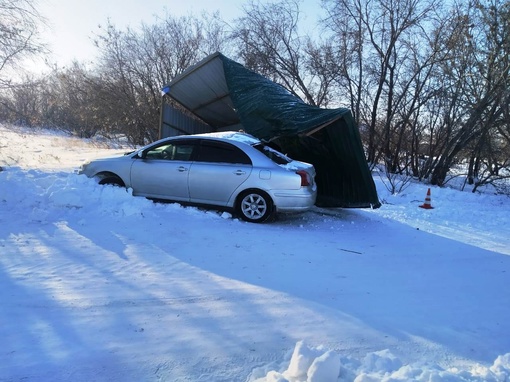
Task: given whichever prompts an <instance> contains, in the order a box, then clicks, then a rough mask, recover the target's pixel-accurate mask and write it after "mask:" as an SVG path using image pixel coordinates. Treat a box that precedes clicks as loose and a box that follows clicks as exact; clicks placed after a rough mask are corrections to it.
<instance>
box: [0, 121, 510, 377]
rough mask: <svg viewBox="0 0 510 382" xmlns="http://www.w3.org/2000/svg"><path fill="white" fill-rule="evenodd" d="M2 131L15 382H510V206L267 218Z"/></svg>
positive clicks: (388, 206) (404, 197)
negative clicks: (135, 179)
mask: <svg viewBox="0 0 510 382" xmlns="http://www.w3.org/2000/svg"><path fill="white" fill-rule="evenodd" d="M112 147H113V146H111V147H108V146H107V145H106V144H105V143H104V142H103V143H101V144H100V143H97V142H92V141H87V140H79V139H76V138H70V137H67V136H65V135H63V134H57V133H55V132H51V131H41V130H27V129H22V128H17V127H10V126H2V125H0V166H2V167H3V171H1V172H0V296H1V305H0V338H1V343H2V345H1V350H0V381H265V382H268V381H280V382H282V381H290V382H297V381H309V382H337V381H357V382H361V381H363V382H367V381H509V380H510V256H509V255H510V224H509V223H510V222H509V219H510V198H509V197H507V196H503V195H493V194H490V193H487V192H486V193H484V194H472V193H470V192H467V191H466V192H459V191H455V190H453V189H449V188H435V187H433V188H431V199H432V200H431V203H432V206H433V207H435V208H434V209H432V210H425V209H422V208H419V207H418V206H419V205H421V204H423V202H424V198H425V196H426V192H427V188H428V187H427V186H426V185H423V184H413V185H411V186H410V187H408V188H407V189H406V190H405V191H403V192H402V193H401V194H399V195H389V194H388V192H387V191H386V189H385V188H384V186H383V185H382V183H381V182H380V180H379V179H376V183H377V186H378V191H379V197H380V198H381V200H383V201H384V204H383V206H382V207H381V208H380V209H377V210H360V209H355V210H344V209H328V210H325V209H315V210H314V211H311V212H308V213H305V214H302V215H289V216H281V217H280V218H279V219H278V220H277V221H275V222H273V223H271V224H263V225H257V224H249V223H245V222H242V221H239V220H237V219H234V218H232V216H231V215H230V214H228V213H219V212H215V211H204V210H200V209H197V208H191V207H187V208H185V207H181V206H179V205H177V204H156V203H152V202H150V201H148V200H146V199H143V198H137V197H133V196H131V195H130V194H129V192H126V190H122V189H119V188H114V187H110V186H104V187H101V186H98V185H96V184H95V183H94V181H93V180H91V179H88V178H86V177H84V176H79V175H76V174H75V173H74V170H75V169H76V168H78V166H79V165H80V164H81V163H82V162H83V161H84V160H86V159H87V158H90V157H96V156H103V155H110V154H112V153H117V152H119V150H120V151H125V149H122V148H120V149H119V148H112Z"/></svg>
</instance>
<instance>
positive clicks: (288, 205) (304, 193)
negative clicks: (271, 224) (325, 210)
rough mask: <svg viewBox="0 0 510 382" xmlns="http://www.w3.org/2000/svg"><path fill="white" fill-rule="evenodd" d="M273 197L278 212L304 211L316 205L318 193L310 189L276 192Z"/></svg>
mask: <svg viewBox="0 0 510 382" xmlns="http://www.w3.org/2000/svg"><path fill="white" fill-rule="evenodd" d="M272 197H273V201H274V204H275V207H276V211H277V212H303V211H307V210H309V209H310V208H312V207H313V206H314V204H315V200H316V198H317V193H316V192H309V191H308V190H300V191H299V192H298V193H297V192H291V191H288V192H275V193H274V194H273V195H272Z"/></svg>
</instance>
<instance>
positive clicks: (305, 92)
mask: <svg viewBox="0 0 510 382" xmlns="http://www.w3.org/2000/svg"><path fill="white" fill-rule="evenodd" d="M299 21H300V9H299V1H298V0H280V1H277V2H272V3H265V2H264V3H263V2H261V1H253V0H252V1H250V2H249V3H248V4H247V5H246V6H245V7H244V15H243V16H242V17H240V18H239V19H238V20H237V21H236V25H235V27H234V31H233V34H232V36H233V38H234V41H235V43H236V46H237V49H238V52H239V53H238V54H239V56H240V59H241V60H242V61H243V63H244V65H245V66H246V67H248V68H249V69H252V70H254V71H256V72H258V73H260V74H262V75H264V76H266V77H268V78H270V79H272V80H273V81H275V82H278V83H280V84H281V85H283V86H284V87H285V88H287V89H288V90H289V91H290V92H291V93H293V94H294V95H296V96H297V97H300V98H302V99H303V100H305V101H306V102H307V103H309V104H310V105H316V106H326V105H327V104H328V102H329V101H330V100H331V92H332V84H333V81H332V78H333V76H334V73H332V71H331V70H330V68H329V67H328V66H327V65H324V63H325V62H326V61H329V62H332V56H331V54H330V52H328V46H327V44H325V45H323V46H320V45H318V44H316V43H315V42H314V41H313V40H312V39H311V38H310V37H309V36H302V35H300V33H299Z"/></svg>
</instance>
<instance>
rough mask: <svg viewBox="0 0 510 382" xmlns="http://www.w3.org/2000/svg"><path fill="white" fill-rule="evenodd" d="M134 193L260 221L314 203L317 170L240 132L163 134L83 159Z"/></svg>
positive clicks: (88, 168)
mask: <svg viewBox="0 0 510 382" xmlns="http://www.w3.org/2000/svg"><path fill="white" fill-rule="evenodd" d="M79 173H80V174H85V175H87V176H88V177H90V178H92V177H94V178H96V179H97V180H98V182H99V183H100V184H114V185H118V186H122V187H127V188H131V189H132V190H133V195H138V196H144V197H147V198H150V199H156V200H169V201H175V202H182V203H190V204H198V205H209V206H216V207H220V208H221V209H229V210H232V211H233V212H234V213H235V214H236V215H238V216H239V217H240V218H241V219H243V220H245V221H248V222H254V223H260V222H264V221H267V220H268V219H269V218H270V217H272V216H274V214H276V213H278V212H285V213H287V212H300V211H306V210H308V209H309V208H311V207H312V206H313V205H314V203H315V199H316V196H317V186H316V184H315V180H314V177H315V169H314V167H313V166H312V165H311V164H308V163H304V162H299V161H295V160H292V159H290V158H289V157H287V156H286V155H284V154H282V153H280V152H278V151H277V150H274V149H273V148H270V147H269V146H267V145H266V144H264V143H263V142H261V141H260V140H258V139H257V138H255V137H253V136H251V135H248V134H246V133H242V132H222V133H210V134H198V135H183V136H177V137H171V138H165V139H161V140H159V141H157V142H154V143H152V144H150V145H147V146H145V147H142V148H141V149H139V150H137V151H134V152H131V153H128V154H125V155H123V156H117V157H110V158H104V159H96V160H93V161H90V162H87V163H84V164H83V165H82V166H81V168H80V171H79Z"/></svg>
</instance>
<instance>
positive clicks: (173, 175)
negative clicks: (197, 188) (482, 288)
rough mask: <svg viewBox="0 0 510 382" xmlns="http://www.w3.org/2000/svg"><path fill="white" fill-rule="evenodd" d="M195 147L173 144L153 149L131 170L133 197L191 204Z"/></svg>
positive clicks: (185, 144)
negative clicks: (190, 188) (190, 185)
mask: <svg viewBox="0 0 510 382" xmlns="http://www.w3.org/2000/svg"><path fill="white" fill-rule="evenodd" d="M194 147H195V145H194V143H193V142H190V141H171V142H166V143H162V144H158V145H156V146H153V147H150V148H149V149H147V150H145V151H144V152H143V153H142V157H141V158H140V159H138V160H136V161H135V162H134V163H133V166H132V167H131V185H132V187H133V194H135V195H141V196H146V197H150V198H156V199H167V200H175V201H186V202H187V201H189V190H188V176H189V170H190V167H191V163H192V162H191V158H192V155H193V150H194Z"/></svg>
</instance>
